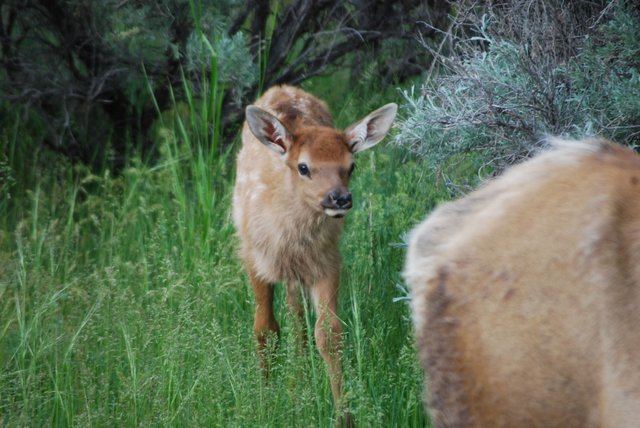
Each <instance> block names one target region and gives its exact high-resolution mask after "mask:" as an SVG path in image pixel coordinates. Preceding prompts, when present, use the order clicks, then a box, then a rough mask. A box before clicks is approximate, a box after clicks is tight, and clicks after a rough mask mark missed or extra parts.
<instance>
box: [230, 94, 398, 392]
mask: <svg viewBox="0 0 640 428" xmlns="http://www.w3.org/2000/svg"><path fill="white" fill-rule="evenodd" d="M395 109H396V107H395V105H387V106H385V107H382V108H381V109H378V110H376V111H375V112H372V113H371V114H370V115H368V116H367V117H365V118H364V119H362V120H361V121H359V122H356V123H355V124H354V125H353V126H352V127H350V128H348V129H347V130H346V131H344V132H342V131H338V130H336V129H334V128H333V127H332V120H331V115H330V114H329V111H328V109H327V106H326V104H325V103H324V102H323V101H320V100H319V99H317V98H315V97H313V96H312V95H310V94H308V93H306V92H304V91H302V90H300V89H297V88H294V87H291V86H277V87H274V88H271V89H269V90H268V91H267V92H266V93H265V94H264V95H263V96H262V97H261V98H260V99H259V100H258V101H256V103H255V104H254V106H250V107H248V108H247V121H246V122H245V125H244V128H243V131H242V142H243V145H242V149H241V150H240V153H239V154H238V160H237V177H236V185H235V189H234V195H233V217H234V222H235V225H236V228H237V231H238V237H239V238H240V257H241V258H242V261H243V263H244V266H245V268H246V270H247V272H248V274H249V277H250V279H251V282H252V285H253V289H254V293H255V296H256V315H255V322H254V332H255V335H256V338H257V340H258V348H259V350H260V351H261V354H262V353H263V352H262V351H263V350H264V347H265V343H266V336H267V335H268V334H269V333H270V332H271V333H275V334H277V333H278V330H279V327H278V323H277V322H276V320H275V317H274V315H273V286H274V284H275V283H276V282H278V281H285V282H287V303H288V304H289V306H290V307H291V309H292V311H293V312H294V313H295V314H297V315H298V316H300V314H301V313H302V310H301V306H300V303H299V302H298V299H297V295H298V290H297V286H298V285H301V286H302V288H303V290H304V291H305V292H307V293H309V294H310V295H311V298H312V300H313V303H314V306H315V309H316V312H317V313H318V320H317V323H316V327H315V339H316V345H317V347H318V349H319V351H320V353H321V355H322V356H323V358H324V360H325V361H326V363H327V366H328V368H329V375H330V380H331V389H332V392H333V395H334V399H335V400H336V402H337V401H338V400H339V397H340V391H341V369H340V363H339V358H338V353H339V350H340V334H341V330H342V326H341V324H340V322H339V320H338V317H337V315H336V311H337V298H338V289H339V285H340V253H339V249H338V244H339V239H340V233H341V231H342V227H343V219H342V218H336V217H337V216H339V215H343V214H344V213H345V212H346V210H348V207H347V208H345V209H339V210H338V211H340V212H339V213H337V214H336V210H334V209H333V208H329V209H327V207H326V206H325V205H322V204H323V203H326V202H323V201H326V200H327V198H328V197H329V196H328V195H329V194H330V193H331V192H332V191H338V192H340V194H344V195H346V192H347V191H348V189H347V188H348V183H349V178H350V173H349V170H350V168H351V166H352V164H353V160H352V154H353V153H355V152H357V151H360V150H364V149H366V148H368V147H371V146H373V145H375V144H376V143H377V142H379V141H380V140H381V139H382V138H383V137H384V134H386V132H387V131H388V129H389V127H390V125H391V121H392V120H393V116H395ZM370 125H373V126H372V127H371V128H372V129H373V130H374V131H369V127H370ZM301 163H304V164H305V165H308V167H309V170H310V176H303V175H302V174H301V173H300V172H299V170H298V168H299V166H300V164H301ZM349 195H350V194H349ZM350 205H351V204H350V203H349V206H350ZM332 216H336V217H332ZM263 365H264V359H263Z"/></svg>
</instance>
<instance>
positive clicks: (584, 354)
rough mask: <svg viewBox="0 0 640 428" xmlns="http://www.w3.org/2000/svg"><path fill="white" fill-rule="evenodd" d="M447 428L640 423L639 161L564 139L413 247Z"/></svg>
mask: <svg viewBox="0 0 640 428" xmlns="http://www.w3.org/2000/svg"><path fill="white" fill-rule="evenodd" d="M405 278H406V279H407V281H408V283H409V284H410V286H411V292H412V298H413V300H412V310H413V320H414V326H415V333H416V337H417V346H418V349H419V352H420V359H421V363H422V366H423V368H424V369H425V371H426V374H427V379H426V389H427V391H428V399H427V401H428V405H429V407H430V408H431V412H432V416H433V418H434V420H435V422H436V425H437V426H438V427H563V428H571V427H634V426H638V425H639V424H640V157H639V156H638V155H636V154H635V153H634V152H633V151H631V150H630V149H627V148H623V147H622V146H618V145H615V144H613V143H610V142H607V141H603V140H589V141H583V142H566V141H556V142H555V144H554V148H553V149H552V150H550V151H548V152H546V153H544V154H542V155H540V156H538V157H537V158H534V159H533V160H530V161H528V162H525V163H523V164H522V165H519V166H516V167H514V168H512V169H511V170H510V171H507V172H506V173H505V174H504V175H503V176H502V177H501V178H498V179H496V180H493V181H491V182H489V183H488V184H486V185H485V186H483V187H482V188H480V189H479V190H477V191H475V192H473V193H471V194H470V195H469V196H467V197H465V198H462V199H461V200H459V201H456V202H452V203H447V204H444V205H443V206H441V207H439V208H438V209H436V211H435V212H434V213H433V214H432V215H430V216H429V217H428V218H427V219H426V220H425V221H424V222H423V223H422V224H420V225H419V226H418V227H416V228H415V229H414V230H413V232H412V234H411V239H410V245H409V252H408V256H407V262H406V267H405Z"/></svg>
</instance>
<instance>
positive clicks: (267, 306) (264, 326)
mask: <svg viewBox="0 0 640 428" xmlns="http://www.w3.org/2000/svg"><path fill="white" fill-rule="evenodd" d="M249 279H250V280H251V285H252V286H253V293H254V295H255V298H256V311H255V316H254V320H253V334H254V336H255V338H256V341H257V344H258V354H259V356H260V366H261V367H262V369H263V370H264V372H265V374H266V375H268V374H269V370H268V364H267V355H265V352H266V347H267V339H268V338H269V337H270V336H271V337H273V338H274V339H276V340H277V338H278V335H279V333H280V327H279V326H278V322H277V321H276V317H275V315H274V314H273V291H274V285H273V284H270V283H268V282H266V281H263V280H262V279H260V278H259V277H258V276H257V275H255V273H253V272H249Z"/></svg>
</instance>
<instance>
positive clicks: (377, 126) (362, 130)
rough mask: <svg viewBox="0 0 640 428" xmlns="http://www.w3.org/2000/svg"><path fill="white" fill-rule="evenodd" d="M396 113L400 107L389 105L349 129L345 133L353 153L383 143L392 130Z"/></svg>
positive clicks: (393, 104)
mask: <svg viewBox="0 0 640 428" xmlns="http://www.w3.org/2000/svg"><path fill="white" fill-rule="evenodd" d="M396 111H398V106H397V105H396V104H395V103H391V104H387V105H385V106H382V107H380V108H379V109H378V110H376V111H374V112H372V113H369V114H368V115H367V116H366V117H365V118H364V119H360V120H359V121H357V122H356V123H354V124H353V125H351V126H350V127H348V128H347V130H346V131H344V133H345V135H346V136H347V138H348V140H349V148H350V149H351V152H352V153H358V152H361V151H363V150H366V149H368V148H370V147H373V146H375V145H376V144H378V143H379V142H380V141H382V139H383V138H384V137H385V135H387V132H389V129H390V128H391V124H392V123H393V119H395V117H396Z"/></svg>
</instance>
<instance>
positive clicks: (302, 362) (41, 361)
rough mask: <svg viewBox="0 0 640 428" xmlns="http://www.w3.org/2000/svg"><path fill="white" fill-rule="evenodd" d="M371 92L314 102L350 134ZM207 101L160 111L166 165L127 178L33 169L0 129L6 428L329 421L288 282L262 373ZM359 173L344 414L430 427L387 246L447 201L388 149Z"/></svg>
mask: <svg viewBox="0 0 640 428" xmlns="http://www.w3.org/2000/svg"><path fill="white" fill-rule="evenodd" d="M318 85H320V86H322V82H321V83H318ZM325 87H330V86H329V85H326V84H325ZM312 89H313V88H312ZM213 90H215V88H214V89H213ZM359 91H360V92H359ZM367 92H368V91H366V90H364V89H360V90H353V91H351V92H348V93H349V94H350V95H348V96H347V97H346V98H342V99H340V97H339V94H337V93H335V91H333V92H331V93H329V92H328V91H327V93H323V91H322V90H318V91H316V93H318V95H320V96H323V97H324V98H325V99H328V100H329V102H330V103H332V105H333V106H335V108H334V112H335V113H336V118H337V123H338V124H339V125H340V126H346V125H348V124H349V123H350V122H353V121H355V120H356V119H358V118H360V117H361V116H363V115H364V114H366V113H367V112H368V111H369V110H372V109H373V108H376V107H378V106H379V105H382V104H383V103H385V102H388V101H389V99H388V96H387V95H385V94H384V93H382V92H381V91H378V92H377V94H378V95H377V97H378V98H377V99H375V98H374V99H370V98H371V97H368V98H367V96H366V94H367ZM381 93H382V95H381ZM389 93H391V94H395V91H394V90H393V89H391V90H390V91H389ZM214 95H215V94H214ZM392 96H396V95H392ZM365 98H367V100H368V101H367V102H366V103H365V102H364V101H361V100H362V99H365ZM372 103H374V104H375V105H371V104H372ZM201 104H202V105H201V106H200V107H198V101H197V100H195V99H189V100H188V103H187V106H186V107H184V109H185V111H186V113H184V114H182V113H179V110H180V105H179V104H178V103H176V108H175V109H174V110H175V112H174V113H173V114H166V113H164V114H163V116H162V117H163V120H162V121H159V124H158V128H157V129H156V131H157V132H156V135H157V141H158V144H159V145H160V146H161V149H160V151H161V153H162V158H161V159H160V160H158V161H157V162H155V163H154V164H153V165H145V164H143V163H142V162H141V161H139V160H136V159H135V158H134V159H133V160H132V161H131V162H130V164H129V166H128V167H127V168H126V169H125V170H124V171H123V173H122V174H121V175H119V176H117V177H113V176H110V174H109V172H108V171H105V172H104V173H101V174H98V175H96V174H93V173H91V172H90V171H89V170H87V169H85V168H83V167H81V166H73V165H69V164H67V163H66V162H64V161H63V160H60V159H57V158H51V156H49V155H47V154H46V153H45V152H40V151H37V150H36V151H35V153H37V156H33V151H32V152H29V150H28V149H24V147H31V148H32V149H33V148H34V147H35V146H36V145H37V144H36V140H37V138H38V133H37V132H34V131H33V129H30V128H29V126H28V124H26V123H24V124H23V123H22V122H21V121H20V120H16V121H14V122H13V124H12V126H11V127H5V128H4V129H2V130H0V132H1V134H0V149H2V151H1V153H3V154H4V155H3V156H4V157H3V158H0V171H1V173H2V174H3V175H2V176H0V178H3V180H4V181H3V183H5V185H4V186H2V187H0V191H1V192H2V193H1V194H0V196H1V197H2V200H1V201H0V426H221V427H234V426H238V427H249V426H251V427H253V426H276V427H278V426H331V424H332V423H333V420H334V419H335V414H334V409H333V403H332V398H331V392H330V388H329V382H328V378H327V373H326V370H325V367H324V364H323V361H322V359H321V358H320V356H319V355H318V353H317V351H316V350H315V348H314V347H313V346H310V347H309V349H307V350H306V351H305V352H304V353H302V354H301V353H300V352H299V351H298V349H297V347H296V341H295V337H294V334H293V322H292V320H291V319H289V313H288V311H287V310H286V308H285V304H284V290H283V288H284V287H278V290H277V293H276V300H277V308H278V313H277V317H278V319H279V321H280V324H281V327H282V333H283V334H282V338H281V341H280V344H279V347H278V348H277V351H276V352H275V356H274V361H273V374H272V376H271V377H270V378H269V379H268V380H265V379H264V378H263V377H262V375H261V373H260V370H259V366H258V360H257V356H256V353H255V346H254V341H253V335H252V322H253V309H254V308H253V295H252V291H251V287H250V285H249V283H248V280H247V278H246V275H245V274H244V272H243V271H242V268H241V266H240V264H239V261H238V259H237V258H236V255H235V251H236V246H237V241H236V238H235V236H234V229H233V226H232V222H231V219H230V202H231V201H230V193H231V189H232V185H233V169H234V167H233V161H232V158H233V156H234V153H235V150H236V149H237V147H233V148H231V149H230V150H227V151H222V150H221V149H220V148H219V147H218V146H217V145H216V141H212V140H211V139H210V138H211V136H210V135H208V134H207V133H206V132H202V131H201V130H202V129H203V128H202V122H201V121H200V120H198V119H202V117H205V118H206V120H207V121H210V120H215V118H216V117H218V116H217V114H218V113H219V112H216V110H215V109H216V106H217V105H219V104H218V100H217V99H216V98H215V97H210V98H209V99H208V100H206V101H205V102H201ZM194 115H200V116H198V117H194ZM217 134H218V131H216V135H217ZM356 160H357V163H358V169H357V171H356V174H355V175H354V179H353V182H352V191H353V193H354V198H355V201H354V208H353V210H352V212H351V213H350V215H349V216H348V217H347V227H346V231H345V233H344V235H343V238H342V254H343V276H342V288H341V297H340V316H341V319H342V321H343V323H344V327H345V328H344V330H345V345H344V354H343V365H344V383H345V384H344V387H345V391H346V396H347V397H348V401H349V410H350V411H351V412H352V413H353V414H354V416H355V418H356V421H357V423H358V424H359V425H360V426H381V427H382V426H384V427H389V426H401V427H406V426H425V425H426V424H428V420H427V419H428V418H427V416H426V414H425V412H424V410H423V407H422V401H421V395H422V377H423V376H422V372H421V370H420V368H419V365H418V362H417V357H416V353H415V349H414V344H413V338H412V336H411V325H410V319H409V311H408V306H407V301H406V291H405V290H404V288H403V287H402V285H401V284H402V281H401V278H400V274H399V272H400V271H401V269H402V266H403V260H404V249H403V248H402V246H398V245H394V244H397V243H399V242H401V240H402V236H403V234H404V233H405V232H406V231H407V230H408V229H410V227H411V226H412V225H414V224H415V223H417V222H418V221H419V220H421V219H422V218H423V216H424V215H425V213H426V212H427V211H428V210H430V209H431V208H432V207H433V205H434V204H435V203H436V201H438V200H441V199H446V198H447V194H446V192H445V191H444V190H443V189H442V187H441V186H439V185H437V184H436V183H435V182H434V179H433V177H431V176H430V175H429V174H428V172H427V171H426V169H424V168H422V167H421V166H420V165H419V164H416V163H414V162H412V161H410V160H406V159H405V153H403V152H401V151H399V149H397V148H394V147H392V146H391V145H386V146H385V145H384V143H383V144H382V145H381V146H379V147H376V148H375V149H374V150H371V151H368V152H365V153H362V154H360V155H359V156H358V157H357V159H356ZM9 178H11V180H9ZM398 298H399V299H398ZM307 307H308V305H307ZM313 317H314V315H313V314H312V313H311V311H309V313H308V320H307V321H308V322H307V324H308V327H309V328H310V326H312V325H313ZM309 337H313V333H312V332H310V333H309Z"/></svg>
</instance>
